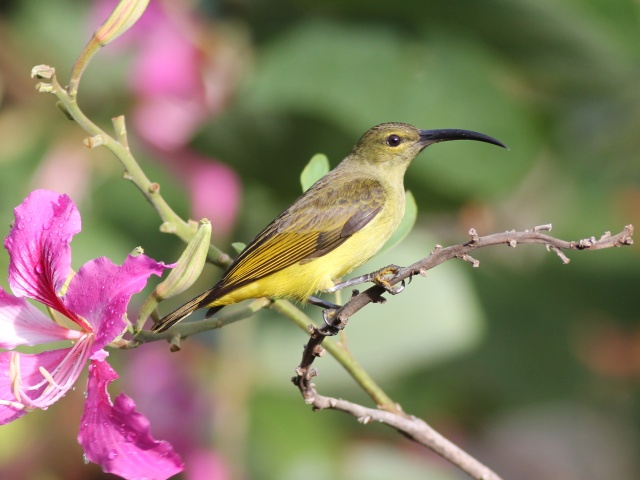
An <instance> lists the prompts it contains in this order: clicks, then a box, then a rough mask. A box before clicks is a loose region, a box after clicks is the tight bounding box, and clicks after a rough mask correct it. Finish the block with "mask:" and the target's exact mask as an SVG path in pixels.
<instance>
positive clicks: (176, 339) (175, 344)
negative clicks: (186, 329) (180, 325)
mask: <svg viewBox="0 0 640 480" xmlns="http://www.w3.org/2000/svg"><path fill="white" fill-rule="evenodd" d="M169 350H170V351H171V352H179V351H180V334H177V335H174V336H173V337H171V338H170V339H169Z"/></svg>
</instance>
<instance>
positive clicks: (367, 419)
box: [358, 415, 371, 425]
mask: <svg viewBox="0 0 640 480" xmlns="http://www.w3.org/2000/svg"><path fill="white" fill-rule="evenodd" d="M370 421H371V415H362V416H360V417H358V423H361V424H363V425H366V424H367V423H369V422H370Z"/></svg>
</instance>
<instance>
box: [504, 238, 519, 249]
mask: <svg viewBox="0 0 640 480" xmlns="http://www.w3.org/2000/svg"><path fill="white" fill-rule="evenodd" d="M507 245H509V246H510V247H511V248H516V246H518V242H517V241H516V240H514V239H513V238H512V239H510V240H507Z"/></svg>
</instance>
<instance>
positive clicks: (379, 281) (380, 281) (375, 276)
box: [371, 265, 411, 295]
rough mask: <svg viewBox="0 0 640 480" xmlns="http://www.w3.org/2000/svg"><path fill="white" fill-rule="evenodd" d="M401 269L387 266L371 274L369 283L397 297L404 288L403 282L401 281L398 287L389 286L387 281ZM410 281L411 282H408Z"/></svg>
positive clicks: (396, 266)
mask: <svg viewBox="0 0 640 480" xmlns="http://www.w3.org/2000/svg"><path fill="white" fill-rule="evenodd" d="M401 269H402V267H399V266H398V265H388V266H386V267H384V268H381V269H380V270H378V271H377V272H373V273H372V274H371V281H372V282H373V283H375V284H376V285H378V286H379V287H382V288H384V289H385V290H386V291H387V292H389V293H390V294H391V295H397V294H398V293H400V292H402V291H403V290H404V287H405V285H406V284H405V281H404V280H402V281H401V282H400V285H397V286H396V285H391V284H390V283H389V280H392V279H393V277H394V276H395V275H397V274H398V272H399V271H400V270H401ZM409 281H411V280H409Z"/></svg>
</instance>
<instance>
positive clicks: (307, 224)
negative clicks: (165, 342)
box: [151, 122, 507, 333]
mask: <svg viewBox="0 0 640 480" xmlns="http://www.w3.org/2000/svg"><path fill="white" fill-rule="evenodd" d="M451 140H475V141H479V142H486V143H490V144H493V145H497V146H500V147H503V148H507V147H506V146H505V145H504V144H503V143H502V142H500V141H499V140H496V139H495V138H493V137H490V136H488V135H485V134H482V133H478V132H474V131H470V130H459V129H440V130H420V129H418V128H416V127H414V126H412V125H409V124H406V123H397V122H389V123H382V124H380V125H377V126H375V127H373V128H371V129H369V130H368V131H367V132H365V133H364V134H363V135H362V137H361V138H360V140H359V141H358V142H357V144H356V145H355V146H354V147H353V149H352V150H351V153H349V155H347V157H345V158H344V160H342V162H340V163H339V164H338V165H337V166H336V167H335V168H334V169H333V170H331V171H330V172H328V173H327V174H326V175H324V176H323V177H322V178H320V179H319V180H318V181H317V182H316V183H314V184H313V185H312V186H311V187H310V188H309V189H308V190H307V191H306V192H304V193H303V194H302V195H301V196H300V197H299V198H298V199H297V200H295V201H294V202H293V203H292V204H291V206H290V207H289V208H287V209H286V210H285V211H284V212H282V213H281V214H280V215H279V216H278V217H277V218H276V219H275V220H273V221H272V222H271V223H270V224H269V225H268V226H267V227H266V228H265V229H264V230H262V231H261V232H260V233H259V234H258V235H257V236H256V237H255V238H254V239H253V240H252V241H251V242H250V243H249V244H248V245H247V246H246V247H245V248H244V250H242V252H241V253H240V254H239V255H238V256H237V257H236V259H235V260H234V261H233V262H232V263H231V265H230V266H229V267H228V268H227V270H226V271H225V272H224V274H223V275H222V278H221V280H220V281H219V282H218V283H216V284H215V285H214V286H213V287H211V288H209V289H208V290H206V291H204V292H202V293H201V294H200V295H198V296H196V297H195V298H193V299H191V300H189V301H188V302H186V303H185V304H184V305H182V306H180V307H178V308H177V309H175V310H174V311H172V312H171V313H169V314H168V315H166V316H165V317H163V318H161V319H160V320H159V321H158V322H157V323H155V324H154V325H153V326H152V328H151V330H152V331H153V332H156V333H161V332H165V331H167V330H168V329H169V328H171V327H172V326H173V325H175V324H176V323H178V322H180V321H181V320H183V319H184V318H185V317H187V316H188V315H190V314H191V313H193V312H194V311H195V310H198V309H201V308H208V311H207V313H206V317H207V318H208V317H210V316H211V315H213V314H215V313H216V312H217V311H218V310H220V309H221V308H223V307H224V306H227V305H231V304H235V303H238V302H241V301H243V300H247V299H251V298H260V297H270V298H286V299H290V300H294V301H297V302H300V303H306V302H309V303H316V304H319V305H325V304H327V303H328V302H323V301H322V300H320V299H317V298H316V297H313V294H315V293H317V292H327V291H335V290H336V289H337V288H339V287H340V285H341V284H340V283H336V281H337V279H340V278H342V277H343V276H345V275H347V274H348V273H349V272H351V271H352V270H354V269H356V268H357V267H359V266H361V265H363V264H364V263H365V262H367V261H368V260H369V259H370V258H371V257H373V256H374V255H375V254H376V253H377V252H378V250H380V249H381V248H382V246H383V245H384V244H385V242H386V241H387V240H388V239H389V237H390V236H391V235H392V233H393V232H394V231H395V230H396V228H397V227H398V225H399V223H400V221H401V220H402V217H403V216H404V208H405V189H404V176H405V172H406V170H407V168H408V167H409V165H410V163H411V162H412V161H413V159H415V158H416V156H418V154H419V153H420V152H421V151H422V150H424V149H425V148H426V147H428V146H429V145H432V144H434V143H439V142H446V141H451Z"/></svg>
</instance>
